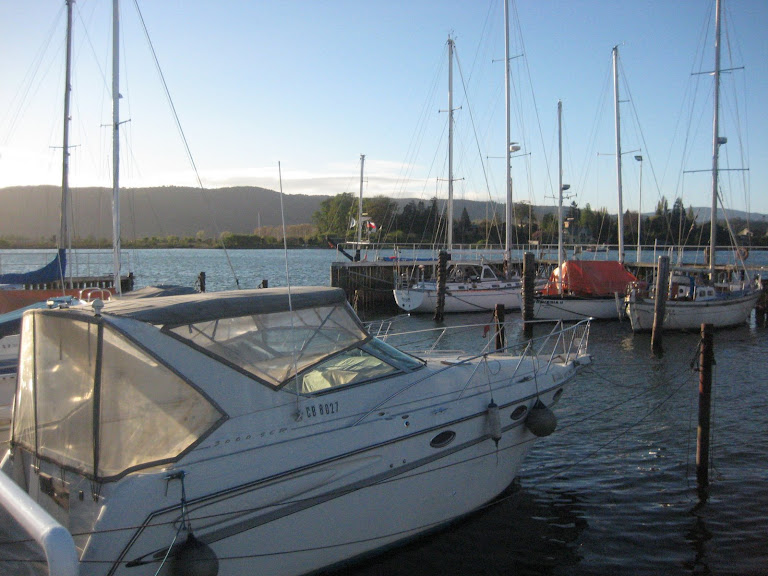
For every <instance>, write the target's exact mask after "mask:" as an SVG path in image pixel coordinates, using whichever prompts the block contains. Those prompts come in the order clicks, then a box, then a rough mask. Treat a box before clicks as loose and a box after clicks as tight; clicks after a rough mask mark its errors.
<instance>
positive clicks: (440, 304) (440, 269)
mask: <svg viewBox="0 0 768 576" xmlns="http://www.w3.org/2000/svg"><path fill="white" fill-rule="evenodd" d="M447 270H448V253H447V252H446V251H445V250H441V251H440V254H438V255H437V302H435V317H434V319H435V322H442V321H443V317H444V316H443V312H444V309H445V281H446V275H447Z"/></svg>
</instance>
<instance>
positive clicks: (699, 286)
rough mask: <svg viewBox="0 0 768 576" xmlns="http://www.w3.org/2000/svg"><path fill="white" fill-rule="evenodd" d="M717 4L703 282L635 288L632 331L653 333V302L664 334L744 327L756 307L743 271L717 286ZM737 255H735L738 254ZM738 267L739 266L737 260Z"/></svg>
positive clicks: (683, 277) (679, 278)
mask: <svg viewBox="0 0 768 576" xmlns="http://www.w3.org/2000/svg"><path fill="white" fill-rule="evenodd" d="M721 9H722V8H721V0H716V4H715V12H716V15H715V70H714V82H715V86H714V105H713V108H714V119H713V122H712V128H713V129H712V207H711V212H710V237H709V254H708V260H709V261H708V270H707V272H708V278H705V276H704V273H703V272H704V271H702V270H701V269H699V270H688V271H686V270H677V271H674V272H673V274H672V277H671V282H670V289H669V294H668V295H667V294H655V295H648V294H645V293H644V291H643V290H642V289H641V288H640V287H634V288H632V290H631V291H630V293H629V294H628V295H627V297H626V304H627V314H628V315H629V319H630V322H631V323H632V330H633V331H634V332H641V331H648V330H651V329H652V328H653V319H654V310H655V301H654V300H655V298H659V297H661V298H665V299H666V302H665V304H664V317H663V320H662V326H663V328H664V329H665V330H698V329H700V328H701V325H702V324H710V325H712V327H713V328H727V327H730V326H736V325H739V324H743V323H744V322H745V321H746V320H747V318H748V317H749V315H750V314H751V313H752V310H753V309H754V307H755V304H756V303H757V301H758V299H759V298H760V295H761V294H762V291H761V290H759V289H758V288H757V286H755V284H754V283H752V282H750V281H749V278H748V274H747V272H746V271H744V273H743V274H739V277H738V278H737V279H736V281H735V282H717V281H716V272H715V254H716V249H717V244H716V232H717V206H718V185H719V179H718V170H719V155H720V146H722V145H724V144H725V143H726V139H725V138H724V137H721V136H720V132H719V127H720V73H721V66H720V48H721V46H720V34H721V31H720V28H721ZM737 254H739V255H740V252H739V251H737ZM742 263H743V261H742Z"/></svg>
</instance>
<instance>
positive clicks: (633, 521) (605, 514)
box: [132, 250, 768, 576]
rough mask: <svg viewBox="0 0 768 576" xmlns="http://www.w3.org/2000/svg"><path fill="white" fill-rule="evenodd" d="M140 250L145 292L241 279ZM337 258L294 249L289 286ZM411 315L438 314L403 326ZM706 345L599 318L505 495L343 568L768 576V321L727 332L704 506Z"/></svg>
mask: <svg viewBox="0 0 768 576" xmlns="http://www.w3.org/2000/svg"><path fill="white" fill-rule="evenodd" d="M132 257H133V268H134V270H135V272H136V274H137V279H138V283H139V285H140V286H143V285H149V284H160V283H174V284H186V285H190V286H191V285H194V282H195V279H196V277H197V275H198V273H199V272H200V271H205V272H206V275H207V284H208V290H209V291H214V290H224V289H231V288H234V287H235V283H234V280H233V279H232V274H231V272H230V270H229V266H228V264H227V260H226V258H225V256H224V254H223V253H222V252H221V251H198V250H173V251H165V250H157V251H151V250H145V251H138V252H135V253H133V256H132ZM229 257H230V259H231V262H232V266H233V268H234V269H235V271H236V272H237V275H238V277H239V282H240V286H241V287H242V288H253V287H256V286H257V285H258V284H259V283H260V282H261V281H262V280H263V279H268V281H269V285H270V286H285V285H286V283H287V281H286V274H285V260H284V254H283V252H282V251H279V250H275V251H256V250H254V251H232V252H230V255H229ZM334 259H335V254H334V252H332V251H330V250H295V251H289V253H288V261H289V270H290V282H291V284H292V285H307V284H319V285H326V286H327V285H329V284H330V263H331V262H332V261H333V260H334ZM510 317H512V318H514V317H515V315H514V314H510V315H508V319H509V318H510ZM488 319H489V318H485V316H484V315H482V314H480V315H472V316H461V317H450V318H449V319H448V322H449V323H454V322H457V323H459V322H467V321H470V322H473V323H474V322H485V321H486V320H488ZM414 324H427V325H429V324H431V320H430V319H429V318H420V319H413V318H406V319H404V320H402V321H401V323H400V324H399V326H400V328H401V329H406V328H407V327H408V326H409V325H414ZM480 336H481V331H480V330H478V335H477V337H478V338H480ZM698 341H699V337H698V335H697V334H688V335H673V334H666V335H665V336H664V349H665V351H666V353H665V354H664V355H663V357H661V358H656V357H653V356H652V355H651V354H650V336H649V335H647V334H643V335H634V334H633V333H632V331H631V329H630V327H629V324H628V323H627V322H625V323H618V322H608V323H603V324H594V325H593V327H592V332H591V339H590V351H591V353H592V354H593V356H594V363H593V365H592V366H590V367H588V368H587V369H585V370H583V371H582V372H581V373H580V375H579V376H578V377H577V379H576V380H575V381H574V382H573V383H572V385H571V386H570V387H569V388H568V389H567V392H566V394H565V395H564V396H563V400H562V401H561V403H560V404H559V406H558V408H557V410H556V412H557V415H558V418H559V426H558V430H557V431H556V432H555V433H554V434H553V435H552V436H550V437H548V438H544V439H542V440H541V441H539V442H538V443H537V444H536V446H535V447H534V448H533V450H532V452H531V453H530V455H529V457H528V458H527V460H526V461H525V463H524V465H523V468H522V470H521V473H520V476H519V479H518V481H517V482H516V483H515V485H513V486H512V487H511V488H510V490H509V491H508V493H507V494H505V495H504V496H503V498H502V499H500V501H499V502H497V503H494V504H493V505H490V506H488V507H487V508H486V509H484V510H481V511H479V512H478V513H476V514H474V515H473V516H471V517H470V518H467V519H464V520H462V521H460V522H458V523H457V524H455V525H453V526H451V527H449V528H447V529H444V530H442V531H440V532H439V533H437V534H433V535H431V536H428V537H424V538H421V539H419V540H417V541H415V542H412V543H411V544H408V545H406V546H403V547H399V548H397V549H395V550H392V551H390V552H388V553H385V554H383V555H380V556H377V557H375V558H373V559H370V560H368V561H367V562H365V563H363V564H357V565H355V566H353V567H350V568H348V569H346V570H344V571H338V572H335V573H333V576H341V575H342V574H344V575H351V576H394V575H413V574H418V575H420V576H433V575H434V576H438V575H440V576H446V575H466V574H488V575H507V574H510V575H511V574H516V575H521V574H523V575H525V574H552V575H591V574H599V575H602V574H633V575H635V574H643V575H646V574H647V575H666V574H670V575H674V574H697V575H699V574H700V575H708V574H712V575H730V574H733V575H758V574H760V575H762V574H766V575H768V490H767V489H766V488H767V487H768V354H766V351H768V329H767V328H765V327H763V326H760V325H758V323H757V322H755V321H754V319H752V320H751V321H750V323H749V324H745V325H744V326H743V327H740V328H737V329H733V330H728V331H723V332H718V333H717V334H716V335H715V359H716V363H717V365H716V367H715V382H714V401H713V435H712V457H711V461H712V463H713V469H712V472H711V473H710V480H711V485H710V491H709V498H708V499H707V501H706V502H705V503H700V502H699V499H698V495H697V490H696V474H695V451H696V426H697V391H698V374H697V373H696V372H695V371H694V370H693V369H692V368H691V362H692V361H693V360H694V358H695V356H696V349H697V345H698Z"/></svg>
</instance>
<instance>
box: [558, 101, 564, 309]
mask: <svg viewBox="0 0 768 576" xmlns="http://www.w3.org/2000/svg"><path fill="white" fill-rule="evenodd" d="M557 162H558V165H557V184H558V186H557V188H558V190H559V191H560V192H559V195H558V198H559V199H558V202H557V269H558V270H559V276H558V280H557V286H558V291H559V292H560V294H561V295H562V294H563V102H562V100H558V101H557Z"/></svg>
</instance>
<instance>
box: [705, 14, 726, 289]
mask: <svg viewBox="0 0 768 576" xmlns="http://www.w3.org/2000/svg"><path fill="white" fill-rule="evenodd" d="M714 108H715V112H714V118H713V120H712V211H711V213H710V231H709V277H710V279H711V280H712V281H713V282H714V280H715V250H716V248H717V180H718V174H717V173H718V162H719V156H720V144H725V139H722V140H721V139H720V136H719V133H720V0H717V1H716V2H715V98H714Z"/></svg>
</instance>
